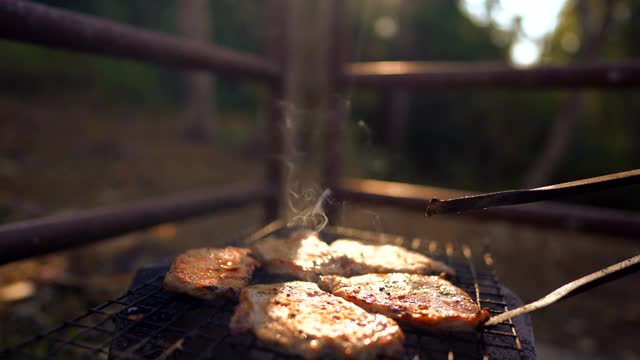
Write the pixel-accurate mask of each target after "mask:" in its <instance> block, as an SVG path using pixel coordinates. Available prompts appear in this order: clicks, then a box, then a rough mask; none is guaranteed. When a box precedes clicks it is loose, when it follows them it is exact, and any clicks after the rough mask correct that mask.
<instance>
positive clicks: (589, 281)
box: [485, 255, 640, 326]
mask: <svg viewBox="0 0 640 360" xmlns="http://www.w3.org/2000/svg"><path fill="white" fill-rule="evenodd" d="M638 270H640V255H637V256H634V257H632V258H631V259H627V260H625V261H622V262H619V263H617V264H615V265H611V266H609V267H607V268H605V269H602V270H598V271H596V272H594V273H593V274H589V275H587V276H585V277H582V278H580V279H578V280H575V281H573V282H570V283H568V284H566V285H564V286H562V287H560V288H558V289H557V290H555V291H553V292H551V293H550V294H549V295H547V296H545V297H543V298H541V299H540V300H537V301H534V302H532V303H530V304H527V305H524V306H521V307H519V308H517V309H514V310H509V311H507V312H505V313H502V314H500V315H497V316H495V317H492V318H491V319H489V321H487V322H486V323H485V326H491V325H497V324H500V323H501V322H503V321H505V320H508V319H511V318H513V317H516V316H519V315H522V314H526V313H530V312H532V311H535V310H538V309H541V308H543V307H546V306H549V305H551V304H553V303H555V302H557V301H559V300H562V299H566V298H569V297H571V296H574V295H577V294H580V293H582V292H584V291H587V290H589V289H593V288H594V287H596V286H599V285H602V284H605V283H608V282H611V281H613V280H615V279H618V278H620V277H622V276H625V275H628V274H631V273H634V272H636V271H638Z"/></svg>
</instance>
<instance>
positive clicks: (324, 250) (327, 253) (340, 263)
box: [252, 232, 454, 281]
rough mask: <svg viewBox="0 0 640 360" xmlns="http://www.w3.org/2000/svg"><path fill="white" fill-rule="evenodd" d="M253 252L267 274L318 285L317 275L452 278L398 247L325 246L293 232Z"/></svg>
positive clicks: (260, 244) (449, 271)
mask: <svg viewBox="0 0 640 360" xmlns="http://www.w3.org/2000/svg"><path fill="white" fill-rule="evenodd" d="M252 250H253V253H254V254H255V256H257V257H258V258H259V259H260V261H261V262H262V263H263V264H265V266H266V267H267V270H268V271H269V272H272V273H276V274H287V275H291V276H294V277H296V278H298V279H303V280H306V281H317V280H318V277H319V276H320V275H341V276H354V275H362V274H369V273H390V272H406V273H419V274H424V273H442V272H445V273H447V274H454V270H453V269H451V268H450V267H448V266H446V265H445V264H443V263H441V262H439V261H435V260H432V259H430V258H428V257H426V256H424V255H422V254H419V253H417V252H414V251H410V250H407V249H405V248H403V247H400V246H394V245H367V244H363V243H361V242H359V241H356V240H346V239H342V240H337V241H335V242H333V243H332V244H331V245H328V244H327V243H325V242H324V241H322V240H320V239H319V238H318V237H317V236H316V235H315V234H313V233H311V232H296V233H293V234H292V235H291V236H289V237H288V238H280V237H278V236H273V235H272V236H269V237H267V238H265V239H262V240H260V241H258V242H256V243H255V244H254V245H253V248H252Z"/></svg>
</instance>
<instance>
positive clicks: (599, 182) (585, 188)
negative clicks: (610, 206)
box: [427, 169, 640, 216]
mask: <svg viewBox="0 0 640 360" xmlns="http://www.w3.org/2000/svg"><path fill="white" fill-rule="evenodd" d="M639 183H640V169H636V170H631V171H625V172H620V173H616V174H609V175H604V176H598V177H593V178H588V179H583V180H577V181H571V182H566V183H562V184H556V185H549V186H544V187H539V188H534V189H523V190H508V191H499V192H493V193H487V194H480V195H471V196H465V197H460V198H453V199H448V200H439V199H437V198H433V199H431V201H429V203H428V204H427V216H431V215H435V214H446V213H460V212H463V211H469V210H480V209H488V208H492V207H497V206H507V205H517V204H525V203H532V202H538V201H545V200H552V199H556V198H560V197H564V196H572V195H577V194H582V193H586V192H593V191H599V190H605V189H611V188H614V187H621V186H627V185H633V184H639Z"/></svg>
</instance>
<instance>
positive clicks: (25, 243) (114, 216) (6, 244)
mask: <svg viewBox="0 0 640 360" xmlns="http://www.w3.org/2000/svg"><path fill="white" fill-rule="evenodd" d="M271 196H275V192H273V191H271V189H269V188H267V187H266V185H264V184H247V185H238V186H234V187H230V188H229V187H227V188H224V189H221V190H217V191H198V192H189V193H183V194H179V195H174V196H170V197H166V198H161V199H154V200H148V201H143V202H140V203H137V204H132V205H128V206H118V207H106V208H98V209H94V210H85V211H79V212H75V213H70V214H65V215H57V216H48V217H44V218H39V219H35V220H27V221H23V222H18V223H12V224H8V225H4V226H0V264H4V263H7V262H10V261H15V260H20V259H24V258H27V257H31V256H35V255H42V254H46V253H50V252H53V251H57V250H66V249H69V248H71V247H74V246H80V245H87V244H89V243H91V242H94V241H98V240H102V239H106V238H109V237H113V236H117V235H122V234H125V233H127V232H131V231H136V230H141V229H145V228H148V227H151V226H154V225H158V224H162V223H166V222H177V221H182V220H185V219H190V218H194V217H197V216H202V215H206V214H209V213H214V212H217V211H222V210H228V209H232V208H239V207H242V206H246V205H249V204H252V203H258V202H260V201H265V200H266V199H268V198H269V197H271Z"/></svg>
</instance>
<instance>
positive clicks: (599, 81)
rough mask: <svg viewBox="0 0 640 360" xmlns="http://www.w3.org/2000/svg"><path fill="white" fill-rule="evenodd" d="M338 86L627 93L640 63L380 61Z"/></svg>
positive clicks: (352, 71) (356, 69)
mask: <svg viewBox="0 0 640 360" xmlns="http://www.w3.org/2000/svg"><path fill="white" fill-rule="evenodd" d="M344 71H345V76H344V79H343V81H345V82H346V84H347V85H348V86H357V87H370V88H379V87H389V88H392V87H402V88H414V89H444V88H465V87H466V88H486V87H496V88H497V87H503V88H532V89H533V88H557V89H561V88H565V89H573V88H629V87H638V86H640V60H629V61H624V62H618V63H583V64H573V65H553V66H552V65H545V66H539V67H535V68H530V69H514V68H512V67H509V66H507V65H504V64H496V63H481V62H480V63H479V62H469V63H460V62H458V63H455V62H411V61H380V62H363V63H351V64H347V65H346V67H345V68H344Z"/></svg>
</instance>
